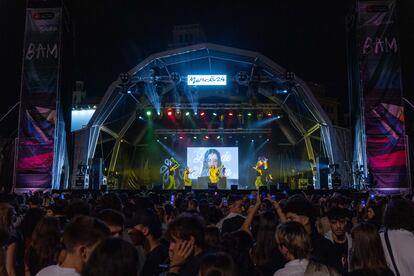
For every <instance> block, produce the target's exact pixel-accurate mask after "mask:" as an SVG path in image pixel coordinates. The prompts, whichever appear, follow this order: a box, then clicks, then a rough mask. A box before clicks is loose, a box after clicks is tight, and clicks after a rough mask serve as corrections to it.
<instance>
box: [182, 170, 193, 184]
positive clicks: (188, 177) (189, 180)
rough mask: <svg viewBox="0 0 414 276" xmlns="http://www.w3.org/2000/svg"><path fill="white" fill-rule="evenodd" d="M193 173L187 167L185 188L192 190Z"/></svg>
mask: <svg viewBox="0 0 414 276" xmlns="http://www.w3.org/2000/svg"><path fill="white" fill-rule="evenodd" d="M191 173H192V172H190V168H189V167H185V170H184V187H190V188H191V178H190V174H191Z"/></svg>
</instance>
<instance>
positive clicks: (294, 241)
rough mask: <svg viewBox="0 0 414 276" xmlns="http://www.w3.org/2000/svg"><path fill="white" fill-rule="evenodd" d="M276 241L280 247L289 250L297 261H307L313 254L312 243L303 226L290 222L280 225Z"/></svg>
mask: <svg viewBox="0 0 414 276" xmlns="http://www.w3.org/2000/svg"><path fill="white" fill-rule="evenodd" d="M276 241H277V243H278V244H279V246H284V247H286V248H287V249H288V250H289V253H290V254H292V255H293V257H294V258H295V259H307V258H309V256H310V252H311V242H310V238H309V236H308V233H307V232H306V229H305V227H303V225H302V224H300V223H298V222H294V221H288V222H284V223H281V224H279V226H278V227H277V229H276Z"/></svg>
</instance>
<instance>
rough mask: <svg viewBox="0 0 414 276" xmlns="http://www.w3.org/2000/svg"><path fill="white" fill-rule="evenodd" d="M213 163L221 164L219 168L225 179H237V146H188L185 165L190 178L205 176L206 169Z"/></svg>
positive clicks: (218, 165) (206, 173) (206, 174)
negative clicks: (188, 170) (188, 169)
mask: <svg viewBox="0 0 414 276" xmlns="http://www.w3.org/2000/svg"><path fill="white" fill-rule="evenodd" d="M212 165H215V166H217V167H220V166H223V168H222V169H221V170H220V173H221V174H224V176H225V177H227V179H239V148H238V147H188V148H187V166H188V167H189V168H190V172H192V173H191V174H190V178H191V179H197V178H198V177H207V176H208V169H209V168H210V167H211V166H212Z"/></svg>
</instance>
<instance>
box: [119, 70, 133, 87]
mask: <svg viewBox="0 0 414 276" xmlns="http://www.w3.org/2000/svg"><path fill="white" fill-rule="evenodd" d="M119 79H120V80H121V82H122V84H123V85H127V84H129V81H130V79H131V76H130V75H129V73H128V72H122V73H121V74H119Z"/></svg>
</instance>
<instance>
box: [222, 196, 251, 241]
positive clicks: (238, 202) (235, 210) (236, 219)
mask: <svg viewBox="0 0 414 276" xmlns="http://www.w3.org/2000/svg"><path fill="white" fill-rule="evenodd" d="M227 204H228V206H229V214H228V215H227V216H226V217H224V218H223V219H221V220H220V221H219V222H218V223H217V227H218V228H219V229H220V231H221V233H222V234H224V233H229V232H233V231H237V230H239V229H241V227H242V225H243V222H244V220H245V217H244V216H242V215H241V214H242V213H243V208H242V207H243V199H242V198H241V197H239V196H236V195H231V196H229V199H228V200H227Z"/></svg>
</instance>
